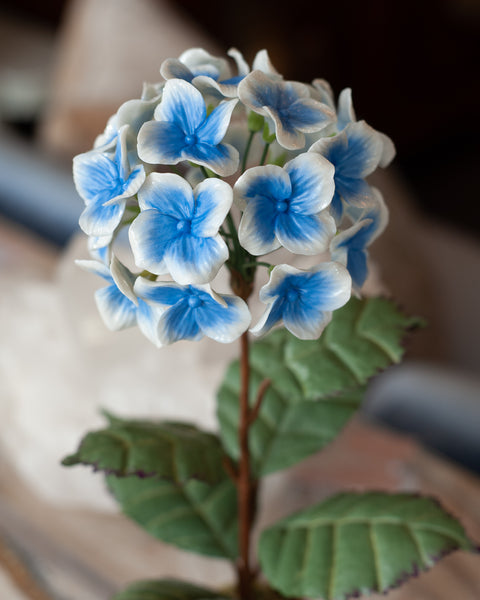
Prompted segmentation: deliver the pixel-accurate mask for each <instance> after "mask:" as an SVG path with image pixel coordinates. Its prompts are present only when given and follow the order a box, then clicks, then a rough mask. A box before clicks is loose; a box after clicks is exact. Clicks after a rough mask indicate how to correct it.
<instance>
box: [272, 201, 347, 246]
mask: <svg viewBox="0 0 480 600" xmlns="http://www.w3.org/2000/svg"><path fill="white" fill-rule="evenodd" d="M336 230H337V228H336V225H335V220H334V219H333V217H332V216H330V215H329V214H328V212H326V211H324V212H322V213H320V214H316V215H302V214H296V213H293V212H288V213H281V214H279V215H278V217H277V220H276V224H275V234H276V236H277V239H278V241H279V242H280V244H281V245H282V246H283V247H284V248H286V249H287V250H289V251H290V252H293V253H294V254H303V255H307V256H311V255H314V254H319V253H320V252H324V251H325V250H326V249H327V248H328V246H329V244H330V241H331V239H332V238H333V236H334V235H335V232H336Z"/></svg>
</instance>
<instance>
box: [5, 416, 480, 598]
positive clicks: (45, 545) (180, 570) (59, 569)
mask: <svg viewBox="0 0 480 600" xmlns="http://www.w3.org/2000/svg"><path fill="white" fill-rule="evenodd" d="M370 488H374V489H387V490H413V491H420V492H422V493H427V494H429V495H432V496H435V497H436V498H437V499H438V500H439V501H440V502H441V503H442V504H443V505H444V506H445V507H446V508H447V509H448V510H449V511H450V512H451V513H452V514H454V515H455V516H456V517H458V518H459V519H460V520H461V521H462V523H463V524H464V526H465V527H466V529H467V531H468V533H469V534H470V536H471V537H472V538H473V539H474V540H476V541H477V542H478V541H479V540H480V482H479V480H478V479H477V478H476V477H474V476H472V475H471V474H469V473H466V472H464V471H462V470H461V469H459V468H458V467H455V466H453V465H451V464H449V463H447V462H446V461H444V460H442V459H440V458H438V457H434V456H432V455H431V454H429V453H428V452H426V451H424V450H422V449H420V448H419V447H417V446H416V444H414V443H413V442H411V441H410V440H407V439H405V438H402V437H398V436H396V435H393V434H391V433H388V432H385V431H383V430H380V429H377V428H376V427H372V426H371V425H367V424H365V423H362V422H361V421H359V420H354V421H353V422H352V423H351V424H350V425H349V426H348V427H347V428H346V430H345V431H344V434H343V436H342V437H341V438H340V439H339V440H338V441H336V442H335V443H334V444H332V445H331V446H330V447H329V448H328V450H326V451H325V452H324V453H323V454H320V455H318V456H314V457H312V458H310V459H308V460H307V461H305V462H304V463H302V464H301V465H300V466H299V467H298V468H296V469H294V470H292V471H291V472H290V474H289V475H288V477H285V476H284V475H282V476H278V475H276V476H274V477H272V478H270V480H269V481H268V482H267V488H266V492H265V494H264V497H263V502H262V510H261V515H263V516H261V521H262V522H263V523H265V522H266V521H267V522H269V521H271V520H273V519H274V518H276V517H277V516H280V515H281V514H283V513H285V512H289V511H291V510H293V509H295V508H298V507H300V506H302V505H306V504H308V503H310V502H312V501H314V500H316V499H319V498H321V497H324V496H325V495H329V494H330V493H333V492H335V491H337V490H339V489H370ZM279 498H281V499H282V503H281V504H279ZM0 538H1V539H2V540H3V547H4V551H5V547H7V548H8V549H9V550H10V551H15V552H17V553H18V554H19V556H20V558H21V559H22V561H23V567H22V569H26V570H27V571H28V569H30V574H28V573H25V572H20V574H19V573H18V569H17V573H16V576H17V577H16V578H15V577H12V576H11V575H12V574H11V564H5V563H4V564H3V573H4V576H5V575H7V576H10V579H11V581H10V585H12V584H13V585H17V586H18V589H19V591H20V590H22V593H23V594H25V598H30V599H32V600H44V598H45V599H46V598H48V597H49V596H48V595H46V596H41V595H39V594H40V592H38V591H37V590H36V587H35V586H32V585H29V582H28V579H29V578H33V580H34V581H35V580H36V581H37V586H38V587H39V588H40V589H47V590H48V589H49V590H50V593H52V594H53V593H55V594H57V595H58V597H60V598H68V599H69V600H87V599H88V600H92V599H94V598H95V599H98V600H107V598H109V597H110V595H111V593H112V592H113V591H114V590H115V589H119V588H121V587H122V586H124V585H125V584H126V583H127V582H129V581H132V580H135V579H139V578H151V577H158V576H177V577H185V573H188V574H189V577H190V578H192V579H194V580H195V581H197V582H199V583H202V582H203V583H205V584H210V585H222V584H224V583H227V582H228V580H229V578H230V575H231V574H230V572H229V569H228V568H227V567H224V565H223V564H222V561H219V560H210V559H207V558H202V557H196V556H194V555H189V554H186V553H183V552H180V551H177V550H175V549H172V548H170V547H168V546H166V545H164V544H161V543H159V542H157V541H156V540H153V539H150V538H149V537H148V536H147V535H146V534H145V533H144V532H143V531H142V530H140V529H139V528H137V527H136V526H135V525H134V524H133V523H131V522H129V521H128V520H127V519H125V518H123V517H122V516H118V515H107V514H99V513H95V512H93V511H75V510H71V509H70V510H67V509H59V508H58V507H54V506H52V505H49V504H47V503H45V502H44V501H42V500H41V499H39V498H37V497H34V496H33V495H32V494H31V492H30V491H29V489H28V488H27V487H26V486H25V484H24V483H23V482H21V481H20V480H18V478H17V477H16V475H15V473H14V471H13V470H12V468H11V467H8V466H7V465H5V464H3V466H2V467H1V470H0ZM0 561H1V552H0ZM0 585H1V578H0ZM28 589H30V590H35V593H33V592H32V593H30V595H29V594H28V593H26V590H28ZM0 590H1V587H0ZM35 594H37V595H35ZM0 597H2V598H3V597H4V596H1V595H0ZM52 597H53V596H52ZM374 597H375V596H374ZM18 598H19V599H22V600H23V598H24V597H23V596H18ZM389 598H391V600H457V599H458V600H478V598H480V556H478V555H470V554H467V553H463V552H458V553H454V554H452V555H451V556H449V557H446V558H444V559H443V560H441V561H440V562H439V564H438V565H437V566H436V567H435V568H434V569H433V570H431V571H430V572H428V573H425V574H421V575H420V576H419V577H418V578H415V579H413V580H411V581H410V582H408V583H407V584H406V585H404V586H403V587H402V588H399V589H398V590H395V591H393V592H391V594H390V595H389ZM9 600H17V599H16V597H13V598H9Z"/></svg>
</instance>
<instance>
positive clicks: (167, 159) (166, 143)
mask: <svg viewBox="0 0 480 600" xmlns="http://www.w3.org/2000/svg"><path fill="white" fill-rule="evenodd" d="M184 147H185V133H184V132H183V131H182V130H181V129H180V128H179V127H178V125H176V124H175V123H167V122H165V121H161V122H159V121H148V122H147V123H144V124H143V125H142V127H141V128H140V131H139V133H138V156H139V157H140V159H141V160H143V161H145V162H146V163H150V164H164V165H176V164H177V163H179V162H181V161H182V160H183V158H182V150H183V148H184Z"/></svg>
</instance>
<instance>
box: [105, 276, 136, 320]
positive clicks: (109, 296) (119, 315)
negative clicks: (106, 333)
mask: <svg viewBox="0 0 480 600" xmlns="http://www.w3.org/2000/svg"><path fill="white" fill-rule="evenodd" d="M95 302H96V304H97V308H98V312H99V313H100V315H101V317H102V319H103V321H104V323H105V325H106V326H107V327H108V329H110V330H111V331H119V330H121V329H126V328H127V327H132V326H133V325H135V323H136V319H137V316H136V312H137V307H136V306H135V304H133V302H132V301H131V300H129V298H127V297H126V296H124V295H123V294H122V292H121V291H120V290H119V289H118V287H117V286H116V285H115V284H112V285H109V286H108V287H104V288H101V289H99V290H97V291H96V292H95Z"/></svg>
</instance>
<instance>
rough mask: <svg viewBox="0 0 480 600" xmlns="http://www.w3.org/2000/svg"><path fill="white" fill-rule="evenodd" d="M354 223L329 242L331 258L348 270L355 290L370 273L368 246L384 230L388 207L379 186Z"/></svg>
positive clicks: (357, 289)
mask: <svg viewBox="0 0 480 600" xmlns="http://www.w3.org/2000/svg"><path fill="white" fill-rule="evenodd" d="M372 192H373V196H372V197H371V198H370V199H369V201H368V202H367V203H366V205H365V207H364V209H363V211H362V213H361V214H360V216H359V219H358V221H357V222H356V223H354V225H352V226H351V227H349V228H348V229H346V230H345V231H342V232H341V233H339V234H338V235H337V236H336V237H335V238H334V239H333V240H332V243H331V245H330V252H331V257H332V259H333V260H336V261H338V262H340V263H342V264H343V265H345V266H346V267H347V269H348V272H349V273H350V275H351V277H352V282H353V287H354V290H355V291H356V292H358V291H359V290H360V288H361V287H362V286H363V284H364V283H365V280H366V279H367V275H368V250H367V248H368V246H370V244H371V243H372V242H373V241H374V240H375V239H376V238H377V237H378V236H379V235H380V234H381V233H383V231H384V230H385V227H386V226H387V223H388V209H387V207H386V205H385V202H384V201H383V198H382V196H381V194H380V192H379V190H377V189H376V188H372Z"/></svg>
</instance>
